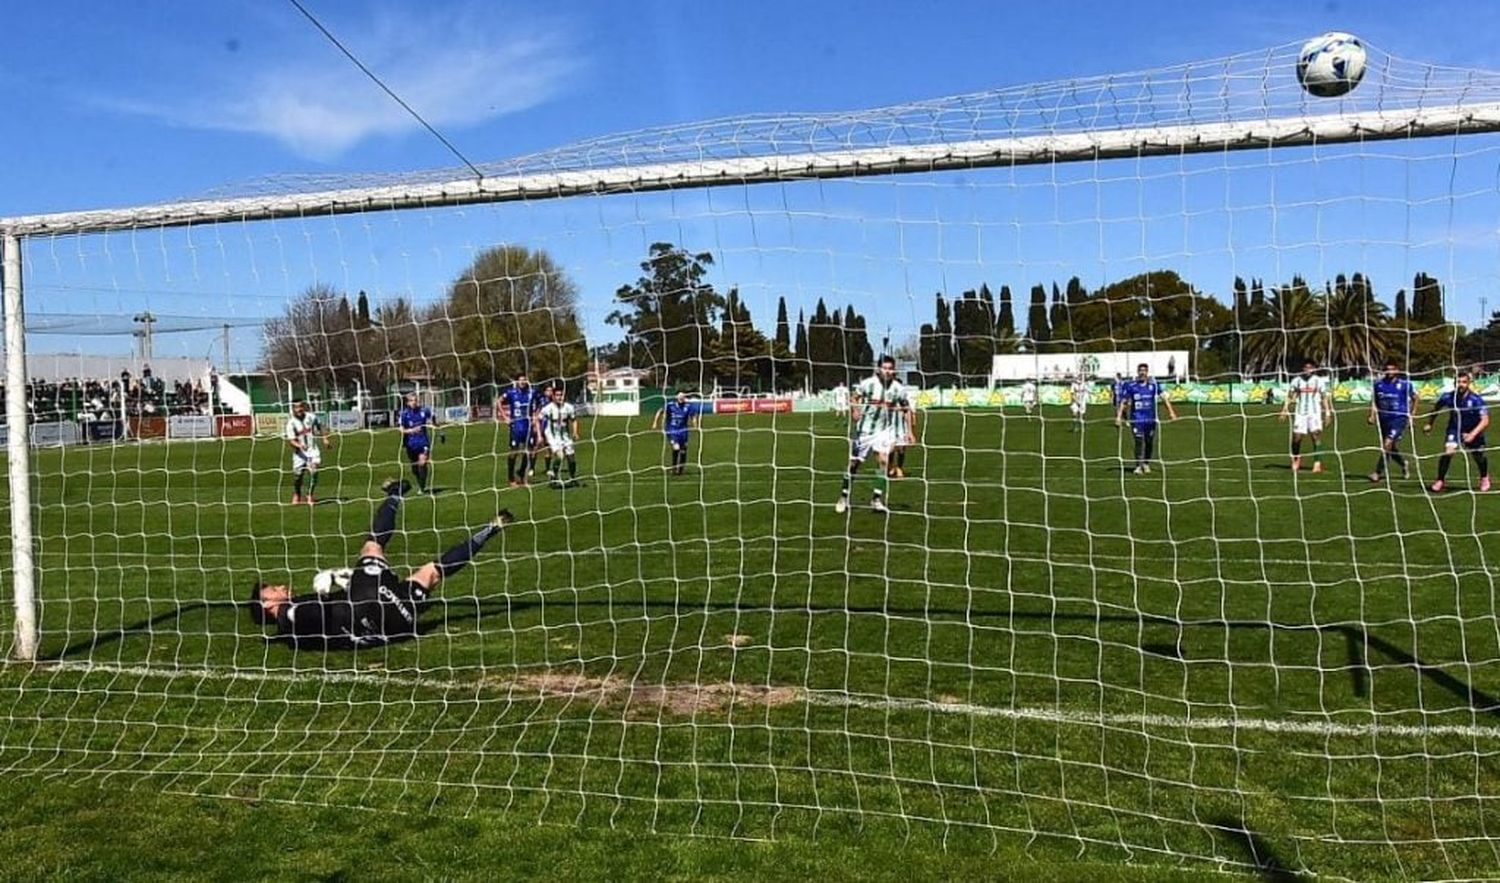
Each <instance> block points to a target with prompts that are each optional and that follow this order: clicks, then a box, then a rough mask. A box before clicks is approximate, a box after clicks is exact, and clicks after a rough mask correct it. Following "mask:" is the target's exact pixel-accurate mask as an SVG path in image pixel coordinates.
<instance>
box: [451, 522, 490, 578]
mask: <svg viewBox="0 0 1500 883" xmlns="http://www.w3.org/2000/svg"><path fill="white" fill-rule="evenodd" d="M499 532H500V527H499V525H495V524H486V525H485V526H484V527H481V528H480V529H479V530H477V531H475V532H474V535H473V536H471V537H469V538H468V539H467V540H464V541H463V542H461V543H459V544H458V545H456V546H454V547H453V548H451V549H449V550H448V551H446V552H444V553H443V557H442V558H440V559H438V563H437V569H438V573H440V574H442V575H443V576H444V577H449V576H452V575H453V574H455V573H458V572H459V571H460V570H463V569H464V565H465V564H468V563H469V559H471V558H473V557H474V556H475V555H477V554H479V550H480V549H483V548H484V544H485V543H488V542H489V541H490V538H491V537H493V536H494V535H495V534H497V533H499Z"/></svg>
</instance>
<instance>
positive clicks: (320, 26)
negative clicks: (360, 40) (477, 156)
mask: <svg viewBox="0 0 1500 883" xmlns="http://www.w3.org/2000/svg"><path fill="white" fill-rule="evenodd" d="M287 2H288V3H290V4H292V5H293V6H295V7H297V11H298V12H300V13H302V14H303V15H304V16H306V17H307V20H308V21H310V22H312V23H313V27H315V28H317V29H318V30H319V31H322V32H323V36H325V37H327V38H328V42H330V43H332V44H333V45H335V46H337V47H338V48H339V51H340V52H342V53H344V56H345V57H346V58H348V59H349V60H350V61H352V62H354V66H355V67H357V68H359V69H360V70H361V71H362V72H363V73H364V75H365V76H367V77H369V78H370V79H371V80H372V81H374V83H375V85H377V86H379V87H380V88H381V89H383V90H385V94H387V95H389V96H391V100H392V101H395V102H396V103H397V104H399V105H401V108H402V109H403V110H405V111H406V112H407V113H409V114H411V115H412V118H413V119H415V120H416V121H417V122H419V123H421V124H422V127H423V128H425V129H426V130H427V131H429V132H431V133H432V137H434V138H436V139H437V140H439V141H441V142H442V143H443V146H444V147H446V148H448V150H449V152H451V153H452V154H453V155H454V156H456V157H458V160H459V162H461V163H463V164H464V165H466V166H468V167H469V171H471V172H473V173H474V177H475V178H478V179H480V180H483V179H484V173H483V172H481V171H479V169H478V168H477V167H476V166H475V165H474V164H473V163H471V162H469V158H468V157H466V156H464V155H463V154H462V153H460V152H459V150H458V148H457V147H454V146H453V142H451V141H449V140H448V139H447V138H444V137H443V133H442V132H439V131H438V130H437V129H434V128H433V127H432V124H431V123H429V122H427V121H426V120H424V119H422V115H421V114H419V113H417V112H416V111H415V110H413V109H412V107H411V105H409V104H407V103H406V102H405V101H402V100H401V96H400V95H397V94H396V93H395V92H393V91H391V87H390V86H387V85H386V84H385V83H384V82H382V81H381V79H380V78H379V77H377V76H375V72H374V71H372V70H370V69H369V68H367V67H365V65H364V63H363V62H361V61H360V60H359V59H358V58H355V57H354V53H353V52H350V51H349V48H348V47H347V46H345V45H344V44H343V43H340V42H339V38H338V37H335V36H334V35H333V33H332V32H330V31H329V30H328V29H327V28H325V27H323V23H322V22H320V21H318V19H317V18H316V17H315V16H314V15H313V14H312V13H311V12H308V11H307V7H305V6H303V5H302V3H301V2H300V0H287Z"/></svg>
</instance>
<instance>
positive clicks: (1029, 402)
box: [1021, 398, 1036, 408]
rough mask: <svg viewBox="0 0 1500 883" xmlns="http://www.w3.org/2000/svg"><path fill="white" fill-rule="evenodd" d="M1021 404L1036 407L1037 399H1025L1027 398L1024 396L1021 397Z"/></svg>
mask: <svg viewBox="0 0 1500 883" xmlns="http://www.w3.org/2000/svg"><path fill="white" fill-rule="evenodd" d="M1021 404H1022V405H1023V406H1024V407H1026V408H1035V407H1036V399H1025V398H1023V399H1021Z"/></svg>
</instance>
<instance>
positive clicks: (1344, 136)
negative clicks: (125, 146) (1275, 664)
mask: <svg viewBox="0 0 1500 883" xmlns="http://www.w3.org/2000/svg"><path fill="white" fill-rule="evenodd" d="M1493 132H1500V103H1487V104H1475V105H1467V106H1453V107H1436V108H1415V109H1409V110H1376V111H1365V112H1361V113H1351V114H1329V115H1321V116H1313V115H1298V116H1286V117H1277V118H1273V119H1265V120H1238V121H1226V122H1217V123H1191V124H1181V125H1170V126H1151V127H1135V128H1128V129H1109V130H1097V131H1087V132H1076V133H1063V134H1045V135H1027V136H1019V137H1013V138H987V139H977V140H970V141H962V142H957V143H942V144H928V145H919V144H911V145H898V146H881V147H865V148H854V149H849V150H838V151H814V152H808V151H804V152H799V153H792V154H785V155H765V156H751V157H737V158H732V159H701V160H688V161H679V162H668V163H644V164H639V165H621V166H613V167H607V168H598V169H593V168H585V169H577V170H563V171H554V172H537V173H529V174H517V175H506V176H496V177H485V178H478V179H476V178H468V179H463V178H455V179H453V180H450V181H441V182H430V183H422V184H398V185H383V186H378V187H365V188H348V189H333V190H322V191H317V192H309V193H298V194H287V195H276V196H266V195H258V196H249V197H239V198H231V199H218V200H194V201H184V202H175V203H165V204H161V205H152V206H141V207H136V208H124V209H110V210H103V211H86V212H61V213H56V214H44V215H27V216H19V217H14V218H6V219H0V231H3V232H4V233H5V234H7V235H12V236H23V237H24V236H35V235H62V234H77V233H102V232H108V231H111V230H120V229H126V228H138V227H143V226H145V227H153V228H166V227H185V226H190V225H194V224H206V223H215V222H221V221H258V220H274V219H284V218H298V217H316V216H324V215H343V214H353V213H357V212H368V211H375V210H393V209H413V208H436V207H442V206H459V205H474V204H483V203H499V202H517V201H522V200H528V199H541V198H548V199H552V198H558V197H565V196H582V195H589V194H595V195H598V194H609V193H641V192H649V191H657V190H680V189H693V188H700V187H714V186H722V185H724V184H726V183H734V184H764V183H772V182H778V181H799V180H813V179H829V178H852V177H858V176H863V175H891V174H918V173H930V172H942V171H954V170H961V169H974V168H991V167H1005V166H1024V165H1038V164H1044V163H1061V162H1084V161H1090V160H1098V159H1119V158H1128V157H1152V156H1175V155H1181V154H1198V153H1214V152H1222V151H1242V150H1256V149H1267V148H1286V147H1310V146H1313V145H1317V144H1339V143H1348V142H1366V141H1389V140H1397V139H1400V140H1410V139H1413V138H1427V137H1440V136H1450V135H1458V134H1482V133H1493Z"/></svg>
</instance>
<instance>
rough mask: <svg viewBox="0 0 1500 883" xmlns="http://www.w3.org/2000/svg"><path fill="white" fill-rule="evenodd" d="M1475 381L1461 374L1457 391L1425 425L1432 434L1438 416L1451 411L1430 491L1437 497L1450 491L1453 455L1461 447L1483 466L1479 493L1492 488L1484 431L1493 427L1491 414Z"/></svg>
mask: <svg viewBox="0 0 1500 883" xmlns="http://www.w3.org/2000/svg"><path fill="white" fill-rule="evenodd" d="M1473 381H1474V378H1473V377H1472V376H1471V375H1470V374H1469V372H1467V371H1462V372H1460V373H1459V375H1458V378H1457V379H1456V380H1454V382H1453V389H1452V390H1451V391H1449V392H1445V393H1443V394H1442V395H1440V396H1438V400H1437V402H1436V403H1434V404H1433V406H1432V410H1431V411H1430V412H1429V413H1428V414H1427V422H1426V423H1425V424H1424V425H1423V426H1422V432H1423V433H1424V434H1426V433H1429V432H1432V424H1433V422H1434V421H1436V420H1437V416H1438V414H1441V413H1442V412H1444V411H1447V412H1448V433H1447V436H1446V437H1445V438H1444V439H1443V455H1442V456H1441V457H1439V458H1438V468H1437V481H1434V482H1433V483H1432V487H1431V488H1430V490H1431V491H1432V492H1433V493H1435V494H1440V493H1442V492H1443V491H1444V490H1446V489H1447V487H1448V467H1449V466H1451V465H1453V455H1454V454H1455V453H1457V452H1458V449H1459V448H1460V447H1462V448H1463V449H1464V450H1466V451H1468V452H1469V456H1471V457H1473V458H1474V465H1476V466H1478V467H1479V490H1480V491H1488V490H1489V489H1490V458H1489V457H1488V456H1487V455H1486V454H1485V452H1484V431H1485V429H1487V428H1489V425H1490V412H1489V409H1488V408H1486V407H1485V405H1484V399H1483V398H1482V397H1481V396H1480V395H1479V393H1477V392H1475V391H1474V390H1473V388H1472V384H1473Z"/></svg>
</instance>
